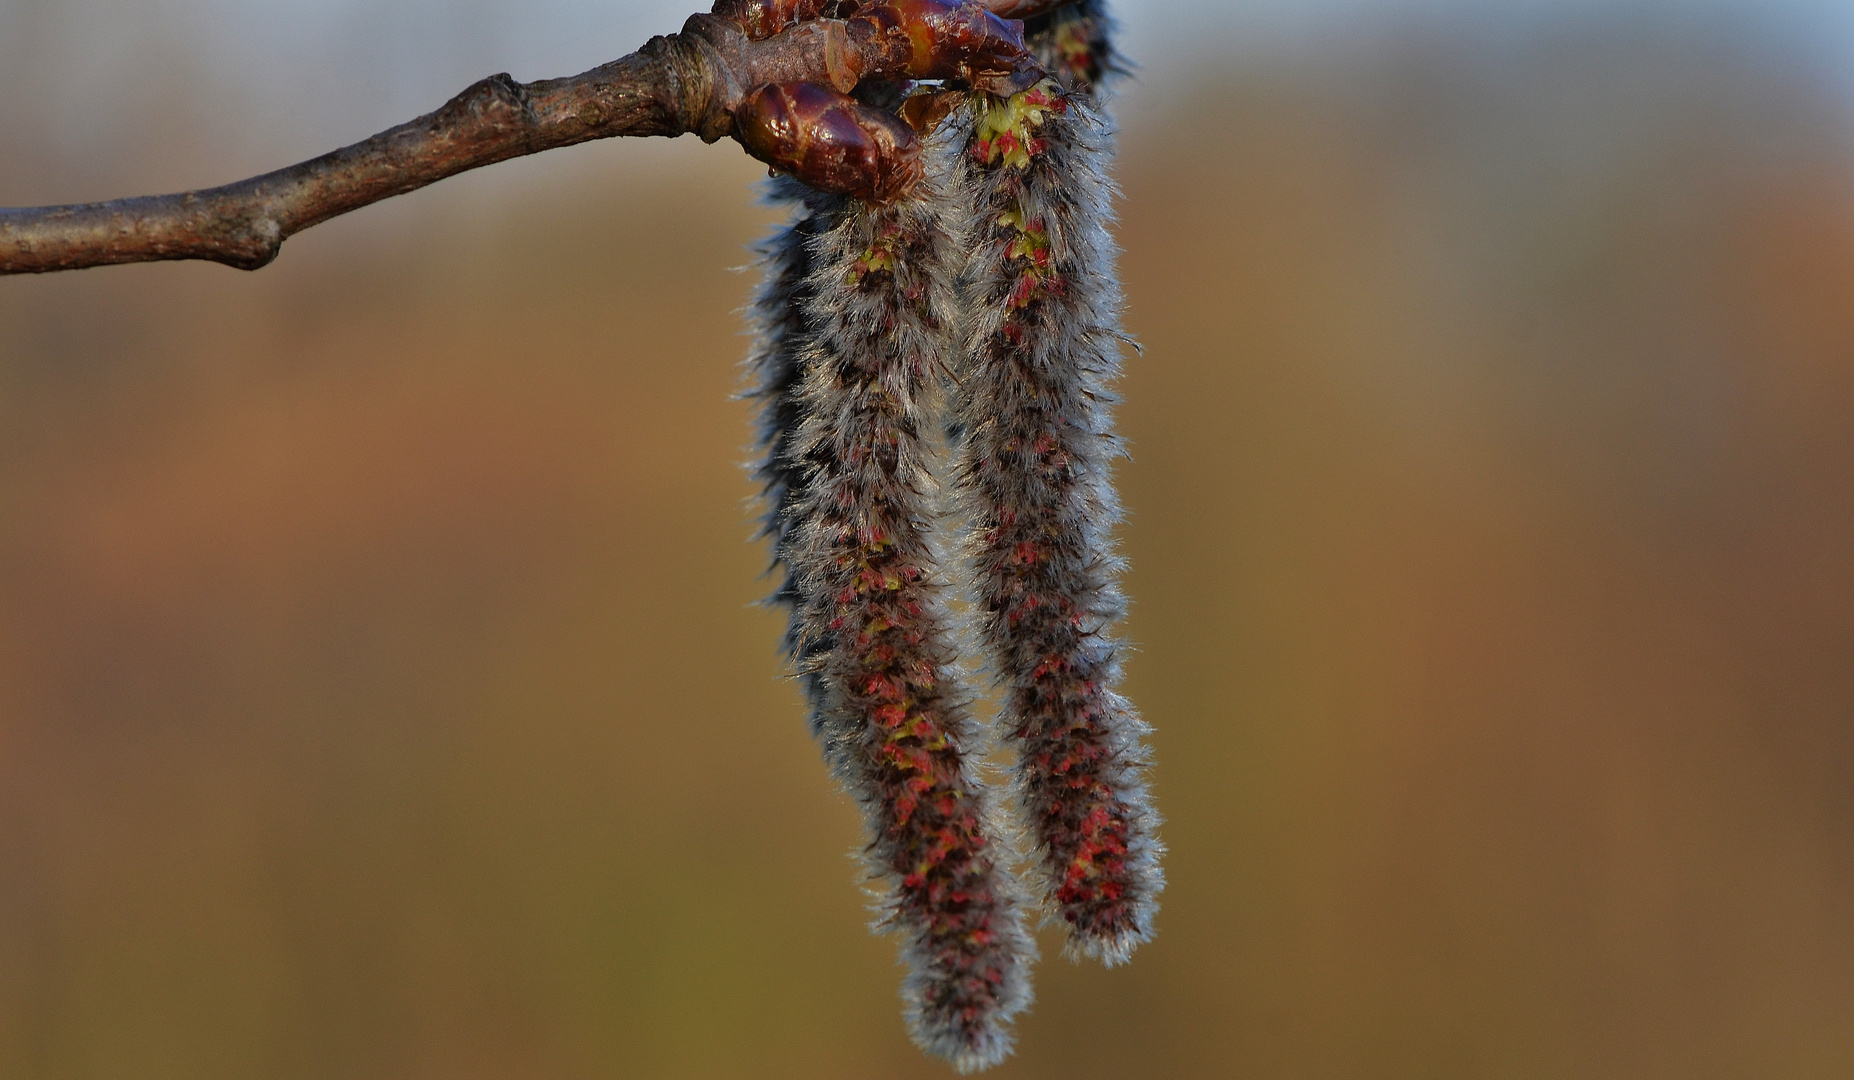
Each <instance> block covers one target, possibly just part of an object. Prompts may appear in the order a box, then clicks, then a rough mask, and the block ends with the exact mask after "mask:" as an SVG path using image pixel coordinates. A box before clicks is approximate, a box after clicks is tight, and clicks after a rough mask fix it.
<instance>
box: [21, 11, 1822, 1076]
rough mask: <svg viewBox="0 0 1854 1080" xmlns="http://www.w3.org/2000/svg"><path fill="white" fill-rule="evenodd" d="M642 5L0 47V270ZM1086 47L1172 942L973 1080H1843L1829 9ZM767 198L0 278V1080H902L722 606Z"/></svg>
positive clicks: (1082, 981)
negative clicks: (754, 254) (1106, 163)
mask: <svg viewBox="0 0 1854 1080" xmlns="http://www.w3.org/2000/svg"><path fill="white" fill-rule="evenodd" d="M687 6H688V5H686V4H678V3H669V2H665V0H648V2H645V0H638V2H634V3H620V4H596V3H592V2H590V0H532V2H530V3H528V4H523V5H513V4H497V3H490V2H488V0H364V2H363V0H336V2H330V0H317V2H313V3H312V2H309V0H271V2H264V0H137V2H134V3H130V2H127V0H0V98H4V100H5V101H6V103H7V106H6V108H5V109H4V110H0V205H27V204H37V203H49V202H64V201H76V200H85V199H96V198H108V197H114V196H120V195H128V194H139V193H150V192H159V191H171V190H178V189H184V188H189V187H197V186H205V185H210V184H216V183H221V182H225V181H229V180H232V179H236V178H239V177H243V176H245V175H248V174H251V173H255V172H259V171H263V170H267V169H270V168H274V167H277V166H281V165H283V164H287V163H289V162H293V161H296V160H299V159H302V158H305V157H308V156H312V155H314V154H317V153H320V152H322V151H324V150H327V149H330V148H332V147H334V146H336V145H339V144H342V143H346V142H351V141H354V140H356V139H358V138H361V137H364V136H366V135H368V134H370V133H372V132H373V131H375V130H378V129H380V128H383V127H386V126H388V125H390V124H393V123H396V122H398V121H400V120H403V119H406V118H408V117H410V116H412V115H415V114H417V113H420V112H423V111H426V110H428V109H431V108H433V107H435V106H437V105H438V104H439V103H441V102H442V101H444V100H445V99H446V98H447V97H449V96H450V95H451V94H453V93H455V92H456V91H457V90H459V89H461V88H462V87H463V86H465V85H466V84H468V83H469V82H470V81H472V80H474V79H476V78H478V77H480V76H482V75H485V74H488V73H490V72H494V71H502V70H508V71H512V72H513V73H514V74H515V75H516V76H517V77H518V78H522V79H531V78H538V77H545V76H554V75H565V74H570V73H573V72H577V71H580V70H583V69H585V68H587V67H590V66H593V65H595V64H597V63H600V62H602V61H604V60H607V59H611V58H613V57H616V56H618V55H620V54H622V53H624V52H627V51H629V50H630V49H632V48H634V47H636V46H637V45H638V44H640V43H641V42H642V41H643V40H644V38H645V37H646V36H648V35H649V34H651V33H657V32H667V31H670V30H674V29H675V28H676V27H678V26H679V25H680V23H681V20H682V18H683V16H684V15H685V14H686V13H687V10H686V8H687ZM1121 10H1122V14H1123V16H1124V18H1125V20H1126V22H1127V24H1128V25H1127V39H1126V40H1127V43H1128V47H1129V48H1130V49H1131V51H1132V52H1133V53H1134V54H1135V56H1136V57H1137V59H1138V60H1139V61H1140V62H1141V63H1142V64H1143V65H1144V66H1143V71H1142V75H1141V81H1140V82H1139V83H1138V84H1137V85H1135V86H1133V87H1131V88H1129V89H1128V91H1127V92H1126V94H1125V96H1124V99H1123V100H1122V103H1121V112H1120V116H1121V122H1122V127H1123V130H1124V150H1125V154H1124V162H1123V166H1122V171H1121V176H1122V180H1123V182H1124V186H1125V190H1126V199H1125V203H1124V220H1123V224H1122V230H1121V235H1122V238H1123V241H1124V243H1125V246H1126V257H1125V264H1124V265H1125V272H1126V288H1127V292H1128V295H1129V311H1128V321H1129V323H1130V326H1131V329H1132V330H1133V331H1134V332H1135V333H1136V334H1137V335H1138V336H1139V337H1140V338H1141V339H1142V341H1143V342H1144V345H1145V354H1144V355H1143V356H1140V357H1136V358H1132V359H1131V362H1130V363H1129V367H1128V374H1127V378H1126V380H1125V382H1124V386H1123V389H1124V392H1125V396H1126V404H1125V407H1124V410H1123V413H1122V416H1123V420H1124V428H1125V431H1126V434H1127V435H1128V437H1129V438H1130V440H1131V444H1132V448H1133V453H1134V459H1133V461H1131V462H1130V463H1128V464H1126V465H1125V466H1124V467H1123V468H1122V469H1121V472H1120V477H1121V481H1122V485H1123V488H1124V494H1125V497H1126V500H1127V502H1128V504H1129V505H1130V507H1131V511H1132V517H1131V520H1130V521H1129V523H1128V524H1127V526H1126V528H1125V530H1124V535H1125V540H1126V546H1127V550H1128V552H1129V554H1130V556H1131V559H1132V564H1133V571H1132V574H1131V577H1130V580H1129V583H1128V584H1129V589H1130V591H1131V593H1132V595H1133V597H1134V599H1135V607H1134V613H1133V616H1132V620H1131V627H1130V629H1131V634H1132V636H1133V637H1134V639H1136V640H1137V641H1138V642H1139V644H1140V645H1141V651H1140V652H1139V653H1138V654H1137V655H1136V656H1135V657H1134V659H1133V662H1132V664H1131V669H1130V691H1131V693H1132V695H1133V697H1134V698H1135V700H1136V701H1137V702H1138V703H1139V704H1140V705H1141V706H1142V707H1143V708H1144V710H1145V711H1146V714H1147V715H1148V716H1149V717H1150V719H1151V720H1152V721H1153V723H1154V724H1155V725H1156V726H1157V729H1158V735H1157V737H1156V747H1157V753H1158V760H1159V766H1158V768H1157V771H1156V789H1157V793H1158V798H1159V801H1160V806H1161V809H1162V810H1163V811H1164V812H1165V814H1166V815H1167V818H1168V819H1169V820H1168V824H1167V826H1166V829H1165V833H1164V836H1165V839H1166V841H1167V842H1168V843H1169V844H1170V846H1171V855H1170V858H1169V862H1168V871H1169V874H1170V878H1171V888H1170V890H1169V891H1168V892H1167V893H1166V895H1165V901H1166V904H1165V908H1164V910H1163V912H1162V915H1161V923H1160V925H1161V935H1160V937H1159V939H1158V940H1157V941H1156V942H1154V943H1153V944H1151V945H1149V946H1147V947H1146V948H1145V949H1144V950H1143V951H1142V952H1141V953H1140V955H1139V956H1138V958H1137V959H1136V961H1135V962H1134V963H1133V964H1132V965H1131V966H1129V967H1126V968H1123V969H1117V970H1114V971H1111V972H1108V971H1103V970H1101V969H1100V968H1099V967H1097V966H1075V965H1071V964H1069V963H1067V962H1064V961H1062V960H1060V959H1057V958H1054V954H1055V952H1056V947H1057V941H1056V939H1054V938H1051V937H1047V936H1046V937H1045V938H1044V948H1045V952H1046V953H1047V954H1050V955H1051V959H1049V960H1047V961H1046V962H1045V963H1044V964H1043V965H1042V966H1041V968H1040V970H1039V973H1038V992H1039V1001H1038V1004H1037V1007H1036V1010H1035V1012H1034V1013H1033V1014H1032V1015H1030V1016H1029V1017H1027V1018H1026V1019H1025V1020H1024V1021H1023V1023H1022V1025H1021V1050H1020V1052H1019V1054H1018V1056H1017V1057H1016V1058H1015V1059H1014V1060H1013V1061H1012V1062H1010V1063H1009V1064H1007V1065H1005V1066H1003V1067H1002V1068H1001V1069H999V1070H998V1071H997V1072H996V1073H995V1074H994V1075H997V1076H999V1077H1004V1078H1009V1077H1024V1078H1030V1077H1057V1076H1106V1075H1113V1076H1122V1077H1198V1076H1206V1077H1208V1076H1242V1077H1252V1078H1303V1077H1305V1078H1316V1077H1335V1078H1339V1077H1344V1078H1352V1077H1356V1078H1360V1080H1366V1078H1372V1080H1376V1078H1386V1077H1423V1078H1456V1077H1459V1078H1464V1080H1466V1078H1483V1077H1490V1076H1493V1077H1511V1078H1527V1077H1540V1078H1544V1077H1599V1078H1601V1077H1615V1078H1642V1077H1670V1078H1671V1077H1721V1078H1724V1077H1734V1078H1737V1077H1748V1076H1756V1077H1760V1078H1777V1077H1799V1078H1800V1077H1808V1078H1819V1077H1827V1076H1844V1075H1854V716H1851V714H1854V90H1851V88H1854V77H1851V76H1854V8H1847V7H1846V5H1842V6H1841V7H1840V8H1839V9H1838V8H1837V7H1836V6H1835V5H1831V4H1828V3H1821V4H1814V5H1811V4H1802V3H1762V4H1757V5H1751V4H1749V3H1746V4H1742V5H1736V6H1734V5H1731V4H1724V3H1719V4H1701V3H1683V4H1648V3H1603V4H1576V3H1565V2H1558V3H1554V2H1549V0H1538V2H1535V3H1530V4H1525V5H1517V4H1510V5H1499V4H1494V3H1490V2H1470V0H1457V2H1434V3H1427V4H1414V3H1364V2H1357V3H1347V2H1342V0H1334V2H1324V3H1316V4H1305V3H1300V4H1295V3H1288V2H1286V0H1280V2H1273V3H1263V2H1249V3H1236V4H1231V3H1223V2H1217V0H1205V2H1201V3H1191V2H1188V0H1142V2H1139V3H1134V2H1132V0H1129V2H1128V3H1127V4H1126V5H1125V6H1124V7H1123V8H1122V9H1121ZM761 174H762V170H761V169H760V168H759V167H758V166H757V165H755V164H754V163H752V162H750V161H748V160H747V159H746V158H745V157H744V155H742V154H741V153H740V151H739V150H738V149H737V148H735V147H734V146H732V145H731V144H723V145H718V146H714V147H704V146H702V145H700V144H699V143H697V142H695V141H694V140H693V139H690V138H684V139H682V140H677V141H674V142H670V141H664V140H653V141H642V140H638V141H626V142H613V143H605V144H594V145H589V146H583V147H579V148H575V149H572V150H567V151H559V152H555V153H550V154H547V155H543V156H542V157H539V158H530V159H527V160H523V161H516V162H510V163H507V164H504V165H499V166H496V167H494V168H492V169H489V170H485V171H482V172H477V173H472V174H469V175H466V176H463V177H459V178H456V179H453V180H450V181H446V182H445V183H444V184H441V185H439V186H438V187H436V188H432V189H428V190H425V191H421V192H418V193H416V194H414V195H411V196H408V197H405V198H401V199H396V200H393V201H391V202H389V203H386V204H382V205H379V206H376V207H372V208H370V209H367V210H364V211H361V212H359V213H356V214H353V215H351V216H348V217H344V218H341V219H339V220H336V221H334V222H331V223H329V224H327V225H323V226H321V227H319V228H316V229H314V230H312V231H311V232H308V233H306V234H304V235H302V236H299V237H297V238H295V239H293V240H291V241H290V242H289V244H288V245H287V246H286V247H285V249H284V252H283V255H282V258H281V259H280V260H279V261H278V262H277V263H276V264H275V265H274V266H272V267H270V268H268V269H265V270H264V271H262V272H261V273H257V274H244V273H240V272H237V271H233V270H229V269H226V268H224V267H219V266H213V265H199V264H170V265H156V266H135V267H119V268H109V269H101V270H91V271H85V272H82V273H78V274H71V275H62V276H52V277H46V278H40V279H18V278H9V279H4V280H0V1075H4V1076H7V1077H19V1078H22V1080H54V1078H57V1080H63V1078H71V1080H78V1078H99V1080H100V1078H115V1077H136V1078H140V1080H165V1078H170V1077H171V1078H182V1077H185V1078H189V1080H200V1078H234V1077H236V1078H247V1077H276V1078H283V1080H293V1078H303V1080H308V1078H335V1080H350V1078H352V1080H366V1078H376V1077H377V1078H382V1080H385V1078H397V1080H405V1078H421V1077H430V1078H438V1077H444V1078H455V1080H469V1078H477V1077H482V1078H521V1080H528V1078H533V1080H555V1078H560V1080H569V1078H571V1080H579V1078H588V1080H590V1078H606V1077H621V1078H629V1077H669V1078H683V1077H689V1078H695V1077H717V1078H722V1077H725V1078H739V1077H754V1078H758V1077H772V1078H777V1077H804V1078H853V1077H854V1078H863V1077H936V1076H944V1075H947V1070H945V1069H944V1067H943V1066H941V1065H939V1064H938V1063H935V1062H931V1061H928V1060H926V1059H924V1058H922V1057H920V1056H919V1055H918V1054H916V1053H915V1052H914V1051H913V1050H912V1049H911V1048H910V1047H909V1045H908V1044H907V1042H906V1039H905V1037H904V1033H903V1030H902V1025H901V1022H900V1019H899V1016H898V1002H897V997H896V987H897V984H898V977H899V971H898V970H897V969H896V968H895V966H894V963H893V961H894V944H893V942H891V941H889V940H887V939H881V938H875V937H872V936H870V935H869V934H868V933H867V932H866V931H865V929H864V924H865V921H866V913H865V911H864V906H863V905H864V898H863V896H862V894H861V893H860V892H859V891H858V890H857V888H856V886H855V883H854V878H855V873H854V869H853V866H852V864H851V862H850V860H849V859H848V858H846V854H847V853H848V852H850V851H851V849H852V848H853V847H854V846H855V845H856V844H857V842H858V830H859V825H858V822H857V820H856V817H855V815H854V813H853V812H852V810H851V808H850V806H849V805H848V803H847V802H846V800H845V799H844V798H843V797H842V796H840V795H839V794H837V793H836V792H835V791H834V790H833V788H832V786H831V784H830V782H829V781H828V779H827V777H826V775H825V771H824V768H823V766H822V764H821V763H820V761H819V759H818V754H817V751H816V748H815V747H814V746H813V744H812V742H811V740H810V738H809V737H808V735H807V733H806V731H805V727H804V721H803V716H802V712H801V709H800V706H799V701H798V695H797V694H796V692H795V689H794V687H793V686H792V685H791V684H790V683H789V682H787V681H784V680H783V679H782V678H781V669H780V664H779V661H778V657H777V655H776V652H775V643H776V640H777V638H778V634H779V629H780V619H779V617H778V616H777V615H776V614H775V613H773V612H769V611H766V610H763V609H759V608H756V607H754V606H752V605H753V602H754V601H755V600H756V599H757V598H758V597H760V596H762V595H763V594H764V593H765V592H766V591H767V588H768V582H767V581H765V580H763V579H761V577H760V573H761V571H762V569H763V564H764V561H765V553H764V551H763V550H762V548H761V547H759V546H758V545H756V544H754V543H751V542H749V539H748V538H749V534H750V531H751V529H752V524H751V520H750V517H751V514H750V511H749V509H748V508H747V507H746V505H745V500H746V499H747V498H748V497H749V496H750V495H751V493H752V488H751V485H750V484H749V483H748V481H747V479H746V477H745V475H744V473H743V472H742V470H741V469H740V468H739V463H740V462H741V461H742V460H743V459H744V458H745V457H746V453H745V450H744V447H745V445H746V443H747V442H748V440H749V437H750V409H749V407H748V405H747V404H745V403H743V402H740V401H738V400H735V399H733V398H732V397H731V396H730V395H731V394H732V393H733V392H734V391H735V390H736V389H737V388H738V387H739V385H740V383H739V379H738V375H737V370H736V364H737V361H738V360H739V358H740V356H741V355H742V353H743V350H744V349H745V346H746V342H745V340H744V339H743V338H742V337H741V336H740V325H741V323H740V319H739V316H738V308H739V307H740V305H741V304H742V303H743V302H744V300H745V298H746V296H747V293H748V290H749V288H750V286H751V282H752V275H751V274H743V273H738V272H735V270H734V268H738V267H740V266H741V265H743V264H745V263H746V262H747V261H748V259H749V257H748V255H747V253H746V245H748V244H749V243H750V242H751V241H752V240H754V239H755V238H756V237H758V236H760V235H762V234H763V233H764V232H765V231H766V230H767V229H768V227H769V225H770V222H771V218H770V216H769V214H768V212H767V211H765V210H764V209H762V208H760V207H758V206H757V205H756V204H755V203H754V201H753V196H752V193H753V190H754V184H755V177H756V176H758V175H761Z"/></svg>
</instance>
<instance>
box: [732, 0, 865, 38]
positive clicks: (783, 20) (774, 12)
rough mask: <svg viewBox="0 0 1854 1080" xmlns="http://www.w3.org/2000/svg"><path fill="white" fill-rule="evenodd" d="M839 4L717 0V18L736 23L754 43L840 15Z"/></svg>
mask: <svg viewBox="0 0 1854 1080" xmlns="http://www.w3.org/2000/svg"><path fill="white" fill-rule="evenodd" d="M837 6H838V0H715V6H714V14H716V15H719V16H721V17H722V18H726V19H732V20H734V21H735V22H736V23H739V24H740V28H741V29H743V30H745V31H746V32H747V37H749V38H751V39H753V40H754V41H760V40H762V39H764V38H769V37H772V36H773V35H774V34H777V33H778V32H779V31H781V30H784V29H785V28H786V27H788V26H790V25H792V24H793V23H800V22H809V21H810V20H812V19H821V18H829V17H832V16H834V15H836V14H837Z"/></svg>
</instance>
